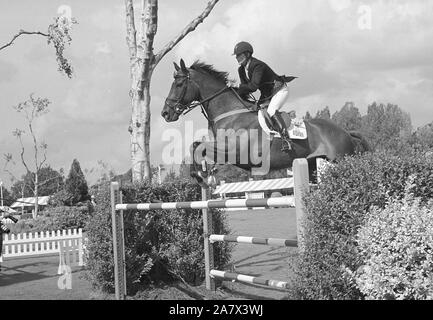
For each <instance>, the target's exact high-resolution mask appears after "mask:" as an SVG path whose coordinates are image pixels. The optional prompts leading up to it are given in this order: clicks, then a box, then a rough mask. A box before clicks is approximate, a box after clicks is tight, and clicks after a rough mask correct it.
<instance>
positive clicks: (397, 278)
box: [348, 179, 433, 300]
mask: <svg viewBox="0 0 433 320" xmlns="http://www.w3.org/2000/svg"><path fill="white" fill-rule="evenodd" d="M411 180H412V181H413V179H411ZM410 187H411V185H410V180H409V184H408V190H407V194H406V195H405V197H404V198H403V199H402V200H395V199H394V200H392V201H390V203H389V204H388V205H387V206H386V207H385V208H384V209H380V208H377V207H376V208H374V209H373V210H372V211H371V212H369V213H368V214H367V215H366V217H365V219H366V223H365V225H363V226H362V227H361V228H360V230H359V232H358V237H357V243H358V250H359V254H360V256H361V258H362V260H363V262H364V264H363V265H362V267H360V268H359V269H358V270H357V271H356V272H352V271H350V270H348V273H349V277H350V278H351V279H353V281H354V282H355V283H356V286H357V287H358V288H359V290H360V291H361V292H362V293H363V294H364V295H365V296H366V298H367V299H375V300H383V299H387V300H388V299H392V300H394V299H396V300H425V299H429V300H432V299H433V281H432V280H433V210H432V205H433V201H429V202H428V203H427V205H421V203H420V199H416V198H414V197H413V195H411V194H410V190H409V189H410Z"/></svg>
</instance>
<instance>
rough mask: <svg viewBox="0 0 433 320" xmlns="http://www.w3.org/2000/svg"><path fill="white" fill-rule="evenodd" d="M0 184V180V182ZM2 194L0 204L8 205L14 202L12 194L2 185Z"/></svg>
mask: <svg viewBox="0 0 433 320" xmlns="http://www.w3.org/2000/svg"><path fill="white" fill-rule="evenodd" d="M0 184H1V182H0ZM1 193H2V195H3V197H2V198H1V199H0V205H2V204H3V205H4V206H10V205H11V204H12V203H13V202H14V198H13V197H12V194H11V193H10V191H9V190H8V189H7V188H5V187H4V186H2V192H1Z"/></svg>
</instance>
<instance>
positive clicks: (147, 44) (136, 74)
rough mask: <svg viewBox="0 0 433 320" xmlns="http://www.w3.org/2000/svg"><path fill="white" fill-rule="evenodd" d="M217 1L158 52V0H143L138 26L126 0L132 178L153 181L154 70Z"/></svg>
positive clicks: (131, 3)
mask: <svg viewBox="0 0 433 320" xmlns="http://www.w3.org/2000/svg"><path fill="white" fill-rule="evenodd" d="M217 2H218V0H212V1H210V2H209V3H208V5H207V7H206V8H205V10H204V11H203V12H202V13H201V14H200V15H199V16H198V17H197V18H196V19H194V20H193V21H191V22H190V23H189V24H188V25H187V26H186V27H185V28H184V29H183V30H182V31H181V32H180V33H179V34H178V35H177V36H176V37H174V39H173V40H171V41H170V42H169V43H167V44H166V45H165V46H164V47H163V48H162V49H161V50H160V51H159V52H158V53H157V54H155V53H154V51H153V42H154V38H155V35H156V31H157V26H158V0H143V1H142V7H141V19H140V22H139V24H138V28H137V26H136V22H135V17H134V2H133V0H125V12H126V31H127V37H126V39H127V45H128V48H129V68H130V77H131V87H130V98H131V106H132V115H131V120H130V125H129V129H128V131H129V133H130V144H131V163H132V179H133V181H142V180H144V179H148V180H151V178H152V173H151V168H150V146H149V142H150V115H151V114H150V98H151V97H150V83H151V78H152V73H153V71H154V69H155V67H156V66H157V64H158V63H159V62H160V61H161V59H162V58H163V57H164V56H165V55H166V54H167V53H168V52H169V51H170V50H171V49H172V48H173V47H174V46H176V45H177V44H178V43H179V42H180V41H181V40H182V39H183V38H184V37H185V36H186V35H187V34H188V33H190V32H192V31H194V30H195V29H196V27H197V26H198V25H199V24H200V23H201V22H203V20H204V19H205V18H206V17H207V16H208V15H209V13H210V12H211V11H212V9H213V8H214V6H215V5H216V3H217Z"/></svg>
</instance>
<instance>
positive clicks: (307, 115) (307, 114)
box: [304, 111, 313, 120]
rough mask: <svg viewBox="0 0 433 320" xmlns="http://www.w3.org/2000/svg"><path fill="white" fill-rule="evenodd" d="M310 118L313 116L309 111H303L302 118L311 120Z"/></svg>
mask: <svg viewBox="0 0 433 320" xmlns="http://www.w3.org/2000/svg"><path fill="white" fill-rule="evenodd" d="M312 118H313V117H312V116H311V114H310V112H309V111H307V112H306V113H305V116H304V120H311V119H312Z"/></svg>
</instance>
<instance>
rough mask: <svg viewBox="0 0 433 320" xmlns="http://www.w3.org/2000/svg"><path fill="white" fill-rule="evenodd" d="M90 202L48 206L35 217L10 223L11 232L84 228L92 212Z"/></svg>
mask: <svg viewBox="0 0 433 320" xmlns="http://www.w3.org/2000/svg"><path fill="white" fill-rule="evenodd" d="M92 211H93V209H92V206H91V205H90V204H88V205H83V206H80V207H67V206H64V207H48V208H46V209H45V210H44V211H42V212H41V215H40V216H38V217H36V219H27V220H20V221H18V223H16V224H11V225H10V226H11V228H10V229H11V233H14V234H17V233H24V232H40V231H57V230H66V229H78V228H83V229H85V227H86V224H87V222H88V220H89V219H90V216H91V214H92Z"/></svg>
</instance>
